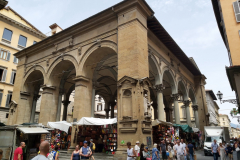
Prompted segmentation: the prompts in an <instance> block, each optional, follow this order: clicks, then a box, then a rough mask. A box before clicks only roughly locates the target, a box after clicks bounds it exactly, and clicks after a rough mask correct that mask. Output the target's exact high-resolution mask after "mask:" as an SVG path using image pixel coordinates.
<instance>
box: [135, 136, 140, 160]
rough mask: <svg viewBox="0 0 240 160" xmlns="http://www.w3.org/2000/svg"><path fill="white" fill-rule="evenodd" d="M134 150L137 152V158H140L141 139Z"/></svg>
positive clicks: (138, 159) (137, 159)
mask: <svg viewBox="0 0 240 160" xmlns="http://www.w3.org/2000/svg"><path fill="white" fill-rule="evenodd" d="M134 150H135V152H136V155H137V158H136V160H140V147H139V141H136V145H135V147H134Z"/></svg>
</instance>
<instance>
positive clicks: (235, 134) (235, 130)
mask: <svg viewBox="0 0 240 160" xmlns="http://www.w3.org/2000/svg"><path fill="white" fill-rule="evenodd" d="M239 136H240V129H239V128H235V127H231V131H230V137H231V138H239Z"/></svg>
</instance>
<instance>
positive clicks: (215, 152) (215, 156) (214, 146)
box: [211, 139, 218, 160]
mask: <svg viewBox="0 0 240 160" xmlns="http://www.w3.org/2000/svg"><path fill="white" fill-rule="evenodd" d="M211 150H212V154H213V159H214V160H217V159H218V144H217V141H216V139H214V141H213V143H212V145H211Z"/></svg>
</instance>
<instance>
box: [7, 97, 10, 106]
mask: <svg viewBox="0 0 240 160" xmlns="http://www.w3.org/2000/svg"><path fill="white" fill-rule="evenodd" d="M9 99H10V94H8V95H7V100H6V107H9Z"/></svg>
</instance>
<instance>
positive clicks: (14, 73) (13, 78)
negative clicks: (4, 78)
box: [10, 71, 16, 84]
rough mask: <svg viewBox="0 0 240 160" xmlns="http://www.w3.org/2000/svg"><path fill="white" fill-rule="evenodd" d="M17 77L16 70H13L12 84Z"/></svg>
mask: <svg viewBox="0 0 240 160" xmlns="http://www.w3.org/2000/svg"><path fill="white" fill-rule="evenodd" d="M15 77H16V71H12V75H11V80H10V83H11V84H14V82H15Z"/></svg>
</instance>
